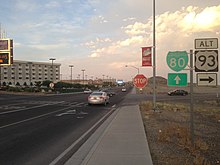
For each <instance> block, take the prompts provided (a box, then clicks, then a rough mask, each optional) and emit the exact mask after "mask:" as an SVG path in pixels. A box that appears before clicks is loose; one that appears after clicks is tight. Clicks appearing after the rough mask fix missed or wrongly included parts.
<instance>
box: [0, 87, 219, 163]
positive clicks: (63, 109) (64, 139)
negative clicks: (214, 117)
mask: <svg viewBox="0 0 220 165" xmlns="http://www.w3.org/2000/svg"><path fill="white" fill-rule="evenodd" d="M128 92H129V91H128ZM128 92H121V91H120V88H118V89H117V88H116V93H117V95H116V96H113V97H111V100H110V104H109V105H107V106H106V107H105V106H88V105H87V97H88V94H66V95H51V96H22V95H21V96H15V95H0V100H1V101H0V164H6V165H7V164H16V165H17V164H18V165H19V164H22V165H24V164H49V163H50V162H52V161H53V160H54V159H55V158H56V157H57V156H59V155H60V154H61V153H62V152H63V151H64V150H66V149H67V148H68V147H69V146H70V145H71V144H73V142H75V141H76V140H78V139H79V138H80V137H81V136H82V134H84V133H85V132H86V131H87V130H89V129H90V128H91V127H92V126H93V125H94V124H95V123H96V122H97V121H98V120H100V118H102V117H103V116H104V115H106V114H107V113H108V112H109V111H111V110H114V108H117V107H118V106H120V105H122V106H123V104H128V105H129V104H133V103H135V104H136V103H138V102H140V101H149V100H152V98H153V97H152V95H151V94H139V95H136V94H134V95H128V96H129V97H128V99H127V102H126V103H122V100H123V99H124V97H125V95H126V94H127V93H128ZM214 98H215V95H209V94H196V95H195V98H194V99H195V101H198V100H206V99H214ZM189 99H190V97H189V96H183V97H182V96H168V95H166V94H158V95H157V101H165V102H167V101H169V102H170V101H171V102H174V103H175V102H177V101H178V102H185V103H188V102H189ZM121 103H122V104H121ZM114 105H116V107H114Z"/></svg>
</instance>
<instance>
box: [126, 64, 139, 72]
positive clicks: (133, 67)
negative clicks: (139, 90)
mask: <svg viewBox="0 0 220 165" xmlns="http://www.w3.org/2000/svg"><path fill="white" fill-rule="evenodd" d="M125 67H132V68H135V69H136V70H137V73H138V74H139V68H138V67H135V66H133V65H125Z"/></svg>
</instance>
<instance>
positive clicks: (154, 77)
mask: <svg viewBox="0 0 220 165" xmlns="http://www.w3.org/2000/svg"><path fill="white" fill-rule="evenodd" d="M155 33H156V32H155V0H153V110H154V111H155V110H156V53H155V51H156V39H155V38H156V34H155Z"/></svg>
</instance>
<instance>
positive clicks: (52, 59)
mask: <svg viewBox="0 0 220 165" xmlns="http://www.w3.org/2000/svg"><path fill="white" fill-rule="evenodd" d="M49 60H51V61H52V82H53V80H54V78H53V61H54V60H56V59H55V58H50V59H49Z"/></svg>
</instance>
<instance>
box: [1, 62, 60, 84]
mask: <svg viewBox="0 0 220 165" xmlns="http://www.w3.org/2000/svg"><path fill="white" fill-rule="evenodd" d="M60 66H61V64H58V63H49V62H33V61H20V60H14V62H13V64H12V65H10V66H1V67H0V82H1V84H3V83H5V84H7V85H10V84H11V85H17V84H20V85H24V84H27V85H34V84H35V82H39V81H41V82H42V81H46V80H50V81H53V82H58V81H59V80H60Z"/></svg>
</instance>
